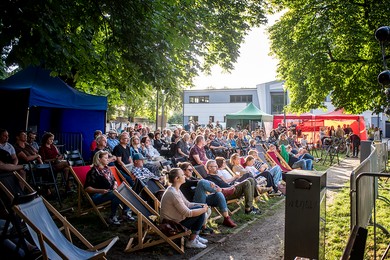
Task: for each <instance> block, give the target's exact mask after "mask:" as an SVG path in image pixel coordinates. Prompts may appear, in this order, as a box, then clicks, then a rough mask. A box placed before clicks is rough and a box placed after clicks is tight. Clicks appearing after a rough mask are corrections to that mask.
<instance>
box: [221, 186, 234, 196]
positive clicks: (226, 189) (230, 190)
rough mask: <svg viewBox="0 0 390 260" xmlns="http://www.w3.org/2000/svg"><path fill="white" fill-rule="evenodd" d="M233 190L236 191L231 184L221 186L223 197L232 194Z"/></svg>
mask: <svg viewBox="0 0 390 260" xmlns="http://www.w3.org/2000/svg"><path fill="white" fill-rule="evenodd" d="M235 191H236V187H235V186H231V187H229V188H222V194H223V195H224V196H225V198H227V197H230V196H232V195H233V194H234V192H235Z"/></svg>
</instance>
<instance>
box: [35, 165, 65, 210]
mask: <svg viewBox="0 0 390 260" xmlns="http://www.w3.org/2000/svg"><path fill="white" fill-rule="evenodd" d="M29 167H30V172H31V178H32V183H33V186H34V188H35V189H37V187H39V186H54V190H55V194H56V197H57V200H58V203H59V204H60V207H62V202H61V195H60V191H59V188H58V180H57V174H56V173H55V172H54V170H53V167H52V165H51V162H47V163H43V164H35V163H30V164H29ZM64 179H65V178H64V176H62V180H64Z"/></svg>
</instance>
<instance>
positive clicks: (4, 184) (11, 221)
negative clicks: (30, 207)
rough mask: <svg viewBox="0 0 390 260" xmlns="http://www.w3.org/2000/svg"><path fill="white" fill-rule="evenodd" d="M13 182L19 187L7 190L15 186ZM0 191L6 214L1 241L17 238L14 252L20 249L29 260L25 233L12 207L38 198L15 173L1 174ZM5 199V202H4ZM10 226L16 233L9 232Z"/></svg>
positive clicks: (1, 231) (29, 255)
mask: <svg viewBox="0 0 390 260" xmlns="http://www.w3.org/2000/svg"><path fill="white" fill-rule="evenodd" d="M3 178H4V179H3ZM8 178H13V180H12V181H8V180H7V179H8ZM13 181H16V182H17V185H19V187H15V188H13V187H11V188H12V189H9V186H12V185H13V184H15V183H13ZM21 184H22V185H21ZM22 187H24V188H22ZM0 190H1V191H2V193H3V194H1V196H5V197H6V198H5V197H4V198H2V200H3V201H0V203H2V204H3V206H4V211H5V212H4V213H6V217H4V220H5V224H4V227H3V228H2V229H1V230H0V234H1V235H0V236H1V238H2V239H7V238H17V239H18V241H17V242H16V248H15V249H14V250H15V251H18V250H19V249H22V250H24V251H25V252H26V256H25V257H26V258H30V257H31V252H29V250H28V247H27V244H26V240H25V238H26V236H25V232H24V231H23V227H22V223H21V220H20V218H19V217H17V216H16V213H14V211H13V209H12V207H13V205H16V204H18V203H21V202H27V201H31V200H33V199H34V198H36V197H37V196H38V193H37V191H35V190H34V189H33V188H32V187H31V186H30V185H29V184H28V183H27V182H26V181H25V180H24V179H23V177H22V176H20V175H19V174H18V173H17V172H15V171H14V172H8V173H2V174H1V180H0ZM23 191H25V192H23ZM6 199H7V201H5V200H6ZM11 225H12V226H13V228H14V230H15V231H16V232H9V229H10V228H11Z"/></svg>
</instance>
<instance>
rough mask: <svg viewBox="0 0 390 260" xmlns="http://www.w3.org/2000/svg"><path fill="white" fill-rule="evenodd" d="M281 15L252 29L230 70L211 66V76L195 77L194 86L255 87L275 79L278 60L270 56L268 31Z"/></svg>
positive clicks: (200, 87)
mask: <svg viewBox="0 0 390 260" xmlns="http://www.w3.org/2000/svg"><path fill="white" fill-rule="evenodd" d="M279 17H280V14H276V15H272V16H268V24H267V25H265V26H261V27H259V28H253V29H252V30H251V31H250V32H249V34H248V35H247V36H246V37H245V41H244V43H243V44H242V46H241V47H240V57H239V58H238V59H237V63H235V64H234V70H232V71H231V73H230V74H229V73H227V72H223V70H222V69H221V68H220V67H219V66H214V67H213V68H212V71H211V72H212V74H211V75H210V76H206V75H203V74H202V75H200V76H198V77H197V78H195V81H194V84H195V89H205V88H208V87H213V88H224V87H228V88H245V87H246V88H248V87H249V88H255V87H256V85H257V84H260V83H265V82H269V81H273V80H276V65H277V60H276V59H274V58H273V57H271V56H269V52H270V50H269V40H268V37H267V35H266V33H265V29H266V27H267V26H270V25H272V24H273V23H274V22H275V20H276V19H278V18H279Z"/></svg>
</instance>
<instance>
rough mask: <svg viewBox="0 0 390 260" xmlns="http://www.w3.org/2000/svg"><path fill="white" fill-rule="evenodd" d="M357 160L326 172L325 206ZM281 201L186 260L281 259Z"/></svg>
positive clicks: (283, 215)
mask: <svg viewBox="0 0 390 260" xmlns="http://www.w3.org/2000/svg"><path fill="white" fill-rule="evenodd" d="M357 165H359V161H358V160H357V159H345V160H343V161H342V162H340V165H338V166H332V167H330V168H329V169H328V171H327V187H328V190H327V205H329V204H330V203H332V202H333V198H334V195H335V194H336V193H337V191H338V189H339V188H341V187H343V186H344V185H345V183H347V182H348V181H349V175H350V173H351V171H352V170H353V169H354V168H355V167H356V166H357ZM284 202H285V200H281V201H280V202H279V203H278V204H276V205H275V206H274V207H273V208H272V209H271V210H270V211H268V212H266V213H265V214H264V216H263V217H262V218H260V219H258V220H256V221H255V222H253V223H250V224H248V225H247V226H246V227H244V228H242V230H237V232H236V233H235V234H232V235H229V236H228V237H226V239H223V241H221V242H217V243H210V245H209V247H208V248H207V249H206V250H204V251H202V252H201V253H199V254H197V255H195V256H194V257H192V258H190V259H193V260H195V259H267V260H272V259H283V250H284V220H285V203H284Z"/></svg>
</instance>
